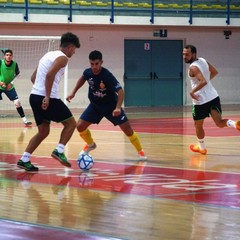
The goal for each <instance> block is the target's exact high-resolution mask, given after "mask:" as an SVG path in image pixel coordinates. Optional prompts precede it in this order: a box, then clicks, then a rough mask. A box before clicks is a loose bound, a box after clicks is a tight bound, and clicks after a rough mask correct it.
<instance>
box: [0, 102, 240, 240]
mask: <svg viewBox="0 0 240 240" xmlns="http://www.w3.org/2000/svg"><path fill="white" fill-rule="evenodd" d="M125 110H126V112H127V114H128V117H129V119H130V122H131V124H132V127H133V128H134V130H135V131H136V132H137V133H138V135H139V137H140V139H141V141H142V145H143V148H144V150H145V152H146V154H147V156H148V161H138V156H137V153H136V152H135V149H134V148H133V146H132V145H131V144H130V142H129V140H128V138H127V137H126V136H124V134H123V133H122V132H121V131H120V129H119V128H118V127H114V126H112V125H111V123H109V122H108V121H107V120H103V121H102V122H101V123H100V125H92V126H91V127H90V130H91V131H92V136H93V138H94V140H95V142H96V144H97V148H96V149H95V150H94V151H92V152H91V153H90V154H91V155H92V157H93V158H94V166H93V168H92V169H91V170H90V171H88V172H84V171H82V170H80V169H79V167H78V165H77V160H76V159H77V156H78V154H79V152H80V151H81V149H82V148H83V146H84V143H83V141H82V140H81V139H80V137H79V135H78V132H77V131H75V132H74V135H73V137H72V138H71V140H70V142H69V144H68V145H67V147H66V155H67V157H68V158H69V160H70V162H71V164H72V167H71V168H66V167H63V166H62V165H61V164H60V163H59V162H58V161H56V160H55V159H53V158H51V156H50V155H51V152H52V151H53V149H54V148H55V146H56V144H57V143H58V138H59V134H60V131H61V127H62V126H61V125H60V124H56V123H52V124H51V132H50V135H49V136H48V138H47V139H46V140H45V141H44V142H43V143H42V144H41V145H40V146H39V148H38V149H37V150H36V151H35V152H34V154H33V156H32V158H31V161H32V163H33V164H34V165H37V166H38V167H39V172H37V173H32V172H25V171H24V170H22V169H19V168H17V167H16V163H17V161H18V159H19V158H20V157H21V154H22V153H23V152H24V150H25V147H26V146H27V144H28V142H29V140H30V139H31V137H32V136H33V135H34V134H35V133H36V132H37V128H36V126H35V124H33V127H31V128H26V127H24V126H23V124H22V121H21V119H19V117H17V116H15V115H14V114H9V115H8V114H2V115H1V118H0V226H1V231H0V239H4V240H5V239H6V240H10V239H13V240H17V239H21V240H23V239H24V240H28V239H34V240H38V239H51V240H55V239H71V240H74V239H86V240H106V239H129V240H178V239H182V240H190V239H191V240H203V239H205V240H207V239H211V240H213V239H218V240H226V239H228V240H235V239H240V230H239V225H240V157H239V156H240V155H239V151H240V132H239V131H237V130H236V129H233V128H223V129H219V128H217V127H216V126H215V125H214V123H213V121H212V120H211V119H210V118H209V119H207V120H206V122H205V131H206V139H205V141H206V146H207V150H208V154H207V155H200V154H198V153H193V152H191V151H190V150H189V145H190V144H193V143H196V137H195V129H194V124H193V120H192V117H191V108H190V107H158V108H126V109H125ZM79 114H80V110H74V116H75V118H76V119H78V116H79ZM223 116H224V117H225V118H231V119H233V120H238V119H239V118H240V109H239V107H238V106H234V105H231V106H230V105H224V106H223ZM29 120H32V121H34V120H33V118H32V116H31V114H30V116H29Z"/></svg>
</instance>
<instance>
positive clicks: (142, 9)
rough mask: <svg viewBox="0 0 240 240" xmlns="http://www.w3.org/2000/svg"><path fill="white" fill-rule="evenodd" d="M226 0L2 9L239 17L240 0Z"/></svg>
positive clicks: (40, 3) (10, 4) (34, 2)
mask: <svg viewBox="0 0 240 240" xmlns="http://www.w3.org/2000/svg"><path fill="white" fill-rule="evenodd" d="M227 3H228V1H227V0H208V1H206V0H202V1H193V4H192V6H191V5H190V0H175V1H172V0H161V1H159V0H155V1H154V5H153V6H152V1H151V0H140V1H139V0H116V1H113V4H112V1H111V0H101V1H91V0H72V1H70V0H29V1H28V2H27V4H26V2H25V0H0V12H18V11H19V12H22V11H23V10H24V9H26V7H27V8H28V11H29V13H31V12H34V13H37V12H39V13H49V12H51V13H56V14H66V12H67V11H69V10H70V11H72V14H82V15H84V14H88V15H96V14H100V15H109V14H110V12H111V11H114V14H115V15H126V16H129V15H130V16H131V15H132V16H147V15H149V13H150V12H151V11H153V13H154V15H155V16H174V17H178V16H188V15H189V13H190V11H191V13H193V14H194V15H195V16H202V17H204V16H211V17H226V13H227V11H229V13H230V14H231V17H237V18H239V16H240V1H239V0H232V1H231V3H230V5H229V9H228V5H227Z"/></svg>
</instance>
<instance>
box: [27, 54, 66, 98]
mask: <svg viewBox="0 0 240 240" xmlns="http://www.w3.org/2000/svg"><path fill="white" fill-rule="evenodd" d="M60 56H65V57H67V56H66V55H65V54H64V53H63V52H62V51H60V50H57V51H50V52H48V53H46V54H45V55H44V56H43V57H42V58H41V59H40V61H39V64H38V68H37V74H36V79H35V83H34V84H33V88H32V91H31V93H32V94H36V95H40V96H46V88H45V82H46V75H47V73H48V71H49V69H50V68H51V67H52V65H53V62H54V61H55V60H56V59H57V58H58V57H60ZM64 70H65V67H63V68H61V69H60V70H59V71H58V72H57V74H56V75H55V79H54V82H53V86H52V90H51V95H50V98H59V95H58V91H59V83H60V81H61V79H62V75H63V74H64Z"/></svg>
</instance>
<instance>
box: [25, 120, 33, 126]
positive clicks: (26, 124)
mask: <svg viewBox="0 0 240 240" xmlns="http://www.w3.org/2000/svg"><path fill="white" fill-rule="evenodd" d="M24 124H25V127H31V126H32V122H28V121H27V122H24Z"/></svg>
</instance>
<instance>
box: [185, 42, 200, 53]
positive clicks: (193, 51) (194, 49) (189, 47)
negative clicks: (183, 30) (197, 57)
mask: <svg viewBox="0 0 240 240" xmlns="http://www.w3.org/2000/svg"><path fill="white" fill-rule="evenodd" d="M184 48H186V49H191V53H197V48H196V47H195V46H193V45H191V44H188V45H186V46H185V47H184Z"/></svg>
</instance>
